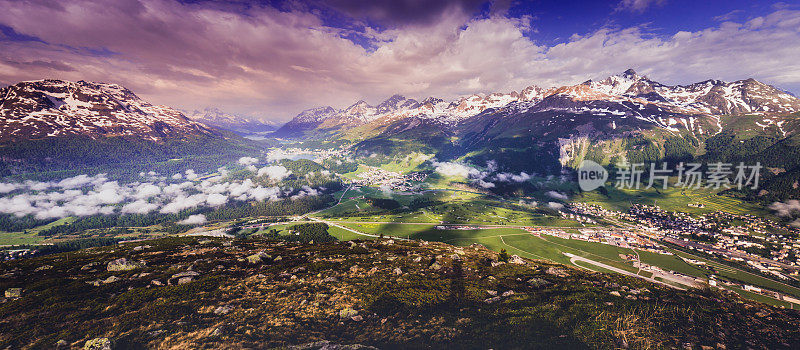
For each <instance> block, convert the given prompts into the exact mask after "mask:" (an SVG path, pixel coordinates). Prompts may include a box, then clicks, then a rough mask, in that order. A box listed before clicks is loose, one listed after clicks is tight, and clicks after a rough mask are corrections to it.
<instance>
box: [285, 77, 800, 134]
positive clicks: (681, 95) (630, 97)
mask: <svg viewBox="0 0 800 350" xmlns="http://www.w3.org/2000/svg"><path fill="white" fill-rule="evenodd" d="M324 110H325V111H326V112H327V113H325V114H324V115H321V114H320V115H318V118H317V119H315V120H314V123H316V124H317V126H315V127H319V128H320V129H325V130H337V129H340V128H346V127H352V126H359V125H367V124H376V125H387V124H389V123H392V122H395V121H398V120H402V119H407V118H413V119H430V120H434V121H437V122H440V123H443V124H446V125H450V126H454V125H456V124H459V123H461V122H463V121H466V120H467V119H470V118H473V117H476V116H478V115H481V114H483V113H488V112H489V111H496V112H497V113H496V114H497V115H498V116H503V115H506V116H507V115H510V114H515V113H525V112H534V113H535V112H547V111H562V112H565V113H582V114H583V113H589V114H595V115H599V116H604V115H612V116H618V117H619V118H621V119H625V118H632V119H638V120H642V121H645V122H648V123H652V124H654V125H656V126H659V127H663V128H668V129H670V128H672V129H675V128H677V125H682V126H683V127H685V128H686V129H690V130H691V131H692V132H700V133H703V132H709V133H713V132H719V131H720V130H721V126H719V125H717V126H716V127H715V128H709V127H706V130H703V128H702V126H701V125H700V124H696V123H694V120H695V119H696V118H705V119H708V118H711V119H712V120H714V121H713V123H717V124H718V120H719V119H718V116H720V115H756V116H759V115H760V116H763V120H762V121H763V123H764V124H776V125H777V123H778V122H779V121H778V120H777V119H776V118H779V117H781V116H784V115H787V114H791V113H794V112H797V111H800V99H798V98H797V97H795V96H793V95H791V94H789V93H786V92H784V91H782V90H780V89H778V88H775V87H773V86H770V85H767V84H764V83H761V82H758V81H756V80H754V79H746V80H739V81H735V82H724V81H719V80H708V81H704V82H700V83H695V84H690V85H676V86H669V85H665V84H661V83H659V82H656V81H652V80H650V79H649V78H648V77H645V76H640V75H638V74H637V73H636V72H635V71H633V70H632V69H628V70H626V71H625V72H623V73H621V74H617V75H613V76H610V77H607V78H605V79H602V80H597V81H593V80H588V81H586V82H584V83H581V84H577V85H567V86H561V87H551V88H542V87H538V86H535V85H532V86H529V87H527V88H525V89H523V90H522V91H520V92H517V91H512V92H508V93H498V92H495V93H490V94H474V95H470V96H465V97H461V98H459V99H456V100H454V101H450V102H446V101H444V100H441V99H436V98H427V99H424V100H422V102H417V101H415V100H412V99H407V98H405V97H403V96H400V95H394V96H392V97H390V98H389V99H387V100H386V101H383V102H381V103H380V104H378V106H376V107H373V106H371V105H369V104H368V103H367V102H364V101H358V102H357V103H355V104H353V105H351V106H350V107H347V108H345V109H343V110H341V111H336V112H333V113H332V111H333V109H332V108H331V107H325V108H324ZM304 113H306V112H304ZM303 115H304V114H303V113H301V115H298V117H296V118H295V120H293V121H291V122H289V123H288V124H287V125H286V126H285V127H284V128H290V127H292V126H294V125H297V124H302V123H301V119H302V118H303ZM715 118H716V119H715ZM307 126H310V125H307ZM710 129H716V130H710ZM298 130H299V129H298Z"/></svg>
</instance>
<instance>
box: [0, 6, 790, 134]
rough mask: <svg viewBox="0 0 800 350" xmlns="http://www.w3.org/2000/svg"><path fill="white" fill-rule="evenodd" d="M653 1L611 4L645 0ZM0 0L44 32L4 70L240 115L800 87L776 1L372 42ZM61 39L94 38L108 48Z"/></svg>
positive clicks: (415, 31)
mask: <svg viewBox="0 0 800 350" xmlns="http://www.w3.org/2000/svg"><path fill="white" fill-rule="evenodd" d="M661 2H662V0H623V1H621V2H620V3H619V4H620V8H621V9H625V10H627V11H643V10H644V9H647V8H650V6H653V5H658V4H659V3H661ZM0 8H3V9H4V11H2V12H0V23H3V24H4V25H6V26H9V27H11V28H13V29H14V30H15V31H16V32H18V33H21V34H24V35H30V36H35V37H37V38H40V39H42V41H35V40H32V41H2V42H0V77H2V80H3V82H4V83H14V82H17V81H22V80H29V79H40V78H41V77H43V76H57V77H61V78H65V79H71V80H80V79H88V80H95V81H110V82H117V83H121V84H123V85H125V86H127V87H129V88H131V89H133V90H134V91H135V92H137V94H139V95H141V96H143V97H145V98H147V99H149V100H151V101H152V102H154V103H157V104H166V105H172V106H177V107H183V108H196V107H201V106H204V105H220V106H223V107H224V108H225V109H226V110H230V111H232V112H235V113H245V114H247V113H261V111H264V110H269V111H275V112H271V113H274V114H270V115H266V117H270V118H274V119H287V118H289V117H291V116H292V115H294V114H296V113H297V112H299V111H301V110H303V109H306V108H308V107H312V106H317V105H332V106H334V107H337V108H338V107H344V106H346V105H349V104H350V103H352V102H353V101H356V100H358V99H366V100H368V101H370V102H374V101H377V100H379V99H382V98H385V97H386V96H389V95H391V94H393V93H396V92H397V93H402V94H405V95H408V96H411V97H416V98H424V97H427V96H440V97H443V98H453V97H456V96H457V95H461V94H471V93H476V92H489V91H509V90H512V89H513V90H519V89H522V88H524V87H526V86H528V85H531V84H537V85H541V86H553V85H562V84H572V83H578V82H581V81H584V80H586V79H588V78H600V77H603V76H604V75H608V74H612V73H618V72H621V71H622V70H624V69H626V68H629V67H633V68H636V69H637V70H640V71H641V72H643V73H646V74H649V75H651V76H652V77H653V78H654V79H658V80H664V82H665V83H672V84H675V83H689V82H695V81H700V80H705V79H709V78H719V79H726V80H735V79H741V78H746V77H749V76H750V75H752V76H753V77H754V78H756V79H759V80H764V81H766V82H768V83H775V84H783V85H787V86H784V87H788V88H793V89H795V92H798V91H800V61H798V60H797V59H796V57H798V51H799V50H800V40H799V37H800V34H799V33H798V31H797V26H798V21H800V12H798V11H793V10H790V9H785V8H780V9H777V10H776V11H775V12H773V13H771V14H768V15H766V16H763V17H757V18H753V19H751V20H750V21H748V22H730V21H728V22H724V23H718V22H711V21H709V23H712V24H710V25H709V27H707V28H704V29H699V30H695V31H692V32H688V31H686V32H676V33H673V34H667V35H656V34H655V33H653V32H650V31H648V29H647V28H646V27H627V28H624V27H623V28H616V27H615V28H608V27H606V28H599V29H598V30H596V31H594V32H592V33H589V34H586V35H575V36H573V37H571V38H569V39H565V41H564V42H562V43H560V44H556V45H553V46H545V45H540V44H537V43H536V42H534V41H532V40H531V39H529V38H528V37H527V36H525V34H526V33H527V32H529V31H531V30H532V29H534V28H532V25H531V18H529V17H522V18H509V17H506V16H503V15H501V14H498V13H495V14H492V15H489V16H482V17H479V18H473V19H468V18H466V17H465V16H464V14H463V12H459V11H444V12H441V13H442V14H441V15H440V16H439V18H437V19H436V20H432V21H428V22H426V23H421V24H414V25H407V26H401V27H397V28H391V29H387V30H380V29H376V28H371V27H366V28H365V29H364V31H363V32H357V33H355V34H357V35H358V36H362V37H365V38H366V39H364V41H367V44H368V45H370V46H372V47H374V49H370V50H367V49H364V48H363V47H361V46H359V45H357V44H355V43H353V42H352V41H349V40H346V39H343V37H347V36H348V35H349V34H353V33H351V32H350V29H345V30H343V29H340V28H332V27H327V26H325V22H324V21H323V19H321V18H320V17H319V16H318V15H316V14H314V13H309V12H303V11H301V10H298V9H290V10H285V11H280V10H276V9H272V8H269V7H262V6H259V5H252V6H248V9H247V10H246V11H244V13H236V12H235V11H227V10H226V9H224V8H223V7H222V6H203V4H196V3H181V2H174V1H166V0H151V1H147V2H142V3H139V2H111V3H98V2H93V1H88V0H87V1H80V0H75V1H73V2H72V3H71V4H70V5H69V6H67V5H65V6H51V4H50V3H49V2H46V1H13V0H0ZM93 13H102V14H103V15H102V16H93V15H91V14H93ZM534 24H535V23H534ZM130 28H138V29H139V30H136V31H131V30H130ZM242 37H247V38H249V40H240V38H242ZM64 47H73V48H82V47H92V48H94V47H103V48H106V49H107V50H109V51H110V52H114V55H109V56H105V55H96V54H92V53H89V52H87V51H88V50H81V49H76V50H65V49H64ZM154 48H156V49H154ZM264 57H270V59H269V60H264V59H263V58H264ZM199 58H201V59H199ZM675 62H682V63H683V64H677V65H676V64H675ZM43 63H45V64H43Z"/></svg>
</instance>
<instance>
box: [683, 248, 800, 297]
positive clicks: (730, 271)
mask: <svg viewBox="0 0 800 350" xmlns="http://www.w3.org/2000/svg"><path fill="white" fill-rule="evenodd" d="M673 252H674V253H675V254H678V255H680V256H683V257H688V258H690V259H695V260H699V261H703V262H705V263H706V264H708V265H709V266H711V267H713V268H714V269H715V270H716V275H718V276H721V277H724V278H728V279H732V280H736V281H741V282H743V283H747V284H751V285H754V286H759V287H765V288H768V289H772V290H775V291H779V292H784V293H787V294H790V295H794V296H796V297H800V288H797V287H793V286H790V285H787V284H784V283H781V282H778V281H775V280H772V279H769V278H766V277H761V276H759V275H756V274H753V273H750V272H747V271H742V270H739V269H735V268H732V267H730V266H727V265H724V264H721V263H718V262H716V261H712V260H709V259H705V258H702V257H699V256H696V255H692V254H688V253H684V252H679V251H675V250H673Z"/></svg>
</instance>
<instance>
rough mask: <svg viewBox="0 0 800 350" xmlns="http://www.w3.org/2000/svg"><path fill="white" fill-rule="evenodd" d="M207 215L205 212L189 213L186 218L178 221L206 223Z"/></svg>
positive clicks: (193, 223)
mask: <svg viewBox="0 0 800 350" xmlns="http://www.w3.org/2000/svg"><path fill="white" fill-rule="evenodd" d="M206 221H207V220H206V216H205V215H203V214H195V215H189V217H187V218H186V219H183V220H181V221H178V223H179V224H181V225H200V224H205V223H206Z"/></svg>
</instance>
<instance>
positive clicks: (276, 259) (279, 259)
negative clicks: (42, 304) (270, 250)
mask: <svg viewBox="0 0 800 350" xmlns="http://www.w3.org/2000/svg"><path fill="white" fill-rule="evenodd" d="M281 260H283V258H282V257H281V256H280V255H278V256H276V257H275V259H272V261H275V262H278V261H281Z"/></svg>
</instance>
